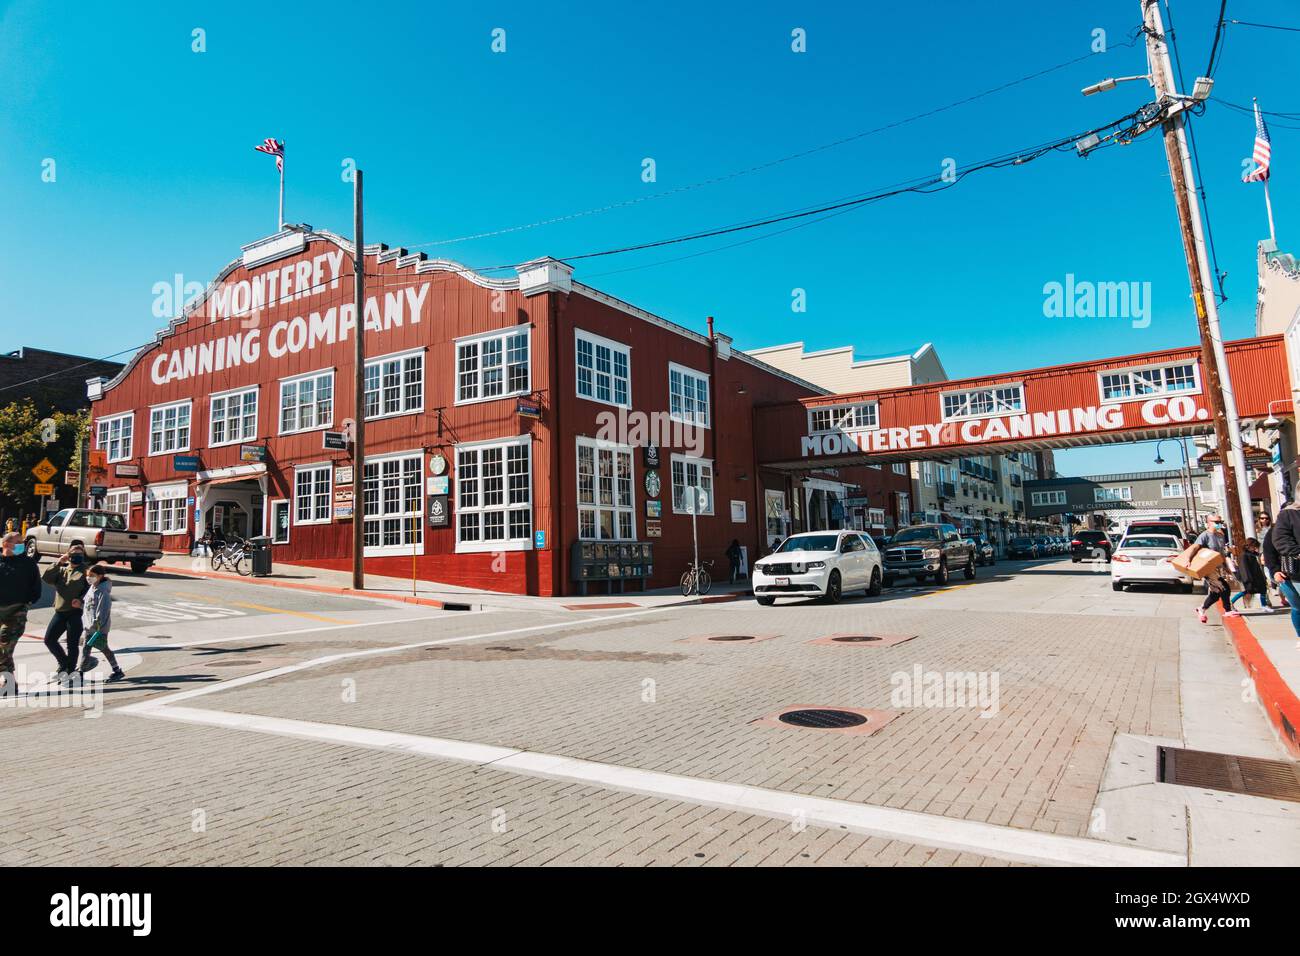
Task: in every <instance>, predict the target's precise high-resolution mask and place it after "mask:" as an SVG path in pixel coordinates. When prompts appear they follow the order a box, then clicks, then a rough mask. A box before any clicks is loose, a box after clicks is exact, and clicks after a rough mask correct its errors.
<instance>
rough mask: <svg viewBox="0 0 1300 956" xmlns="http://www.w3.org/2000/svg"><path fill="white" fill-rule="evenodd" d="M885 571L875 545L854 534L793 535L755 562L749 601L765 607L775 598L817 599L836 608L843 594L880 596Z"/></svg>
mask: <svg viewBox="0 0 1300 956" xmlns="http://www.w3.org/2000/svg"><path fill="white" fill-rule="evenodd" d="M883 580H884V570H883V568H882V562H881V560H880V552H879V551H878V550H877V549H876V543H875V542H874V541H872V540H871V538H869V537H868V536H867V535H864V534H859V533H858V532H856V531H810V532H807V533H805V534H795V535H791V536H790V537H788V538H786V539H785V540H784V541H782V542H781V545H780V547H778V548H777V549H776V550H775V551H773V552H772V553H771V554H769V555H768V556H767V557H765V558H760V559H759V560H757V561H755V562H754V577H753V582H754V597H755V599H756V600H757V601H758V603H759V604H762V605H770V604H772V603H773V602H775V601H776V599H777V598H778V597H816V598H823V599H825V600H826V601H828V602H830V603H832V604H833V603H835V602H836V601H838V600H839V599H840V598H841V597H842V596H843V594H844V592H845V591H855V590H859V589H861V590H864V591H866V593H867V594H869V595H871V596H872V597H874V596H875V595H877V594H879V593H880V587H881V582H882V581H883Z"/></svg>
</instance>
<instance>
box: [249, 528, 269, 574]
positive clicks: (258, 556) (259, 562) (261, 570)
mask: <svg viewBox="0 0 1300 956" xmlns="http://www.w3.org/2000/svg"><path fill="white" fill-rule="evenodd" d="M248 551H249V556H250V557H251V558H252V562H253V577H255V578H264V577H266V576H267V575H268V574H270V573H271V539H270V538H268V537H266V536H265V535H260V536H259V537H256V538H249V539H248Z"/></svg>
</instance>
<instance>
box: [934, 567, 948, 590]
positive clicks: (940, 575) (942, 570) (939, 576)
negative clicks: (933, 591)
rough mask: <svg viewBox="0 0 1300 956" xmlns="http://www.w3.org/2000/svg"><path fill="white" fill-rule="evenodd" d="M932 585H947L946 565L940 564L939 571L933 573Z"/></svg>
mask: <svg viewBox="0 0 1300 956" xmlns="http://www.w3.org/2000/svg"><path fill="white" fill-rule="evenodd" d="M934 583H935V584H941V585H942V584H947V583H948V565H947V564H945V563H942V562H940V564H939V570H938V571H936V572H934Z"/></svg>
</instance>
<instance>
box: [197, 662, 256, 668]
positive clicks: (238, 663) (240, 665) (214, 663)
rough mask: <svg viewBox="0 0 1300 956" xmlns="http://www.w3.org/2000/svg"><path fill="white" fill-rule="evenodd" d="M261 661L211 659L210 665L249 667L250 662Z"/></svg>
mask: <svg viewBox="0 0 1300 956" xmlns="http://www.w3.org/2000/svg"><path fill="white" fill-rule="evenodd" d="M260 663H262V662H261V661H210V662H209V663H208V666H209V667H247V666H248V665H249V664H260Z"/></svg>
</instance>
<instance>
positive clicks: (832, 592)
mask: <svg viewBox="0 0 1300 956" xmlns="http://www.w3.org/2000/svg"><path fill="white" fill-rule="evenodd" d="M843 596H844V590H843V587H842V585H841V584H840V572H839V571H832V572H831V576H830V579H829V580H827V582H826V593H825V594H823V595H822V600H823V601H825V602H826V603H827V604H839V603H840V598H842V597H843Z"/></svg>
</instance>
